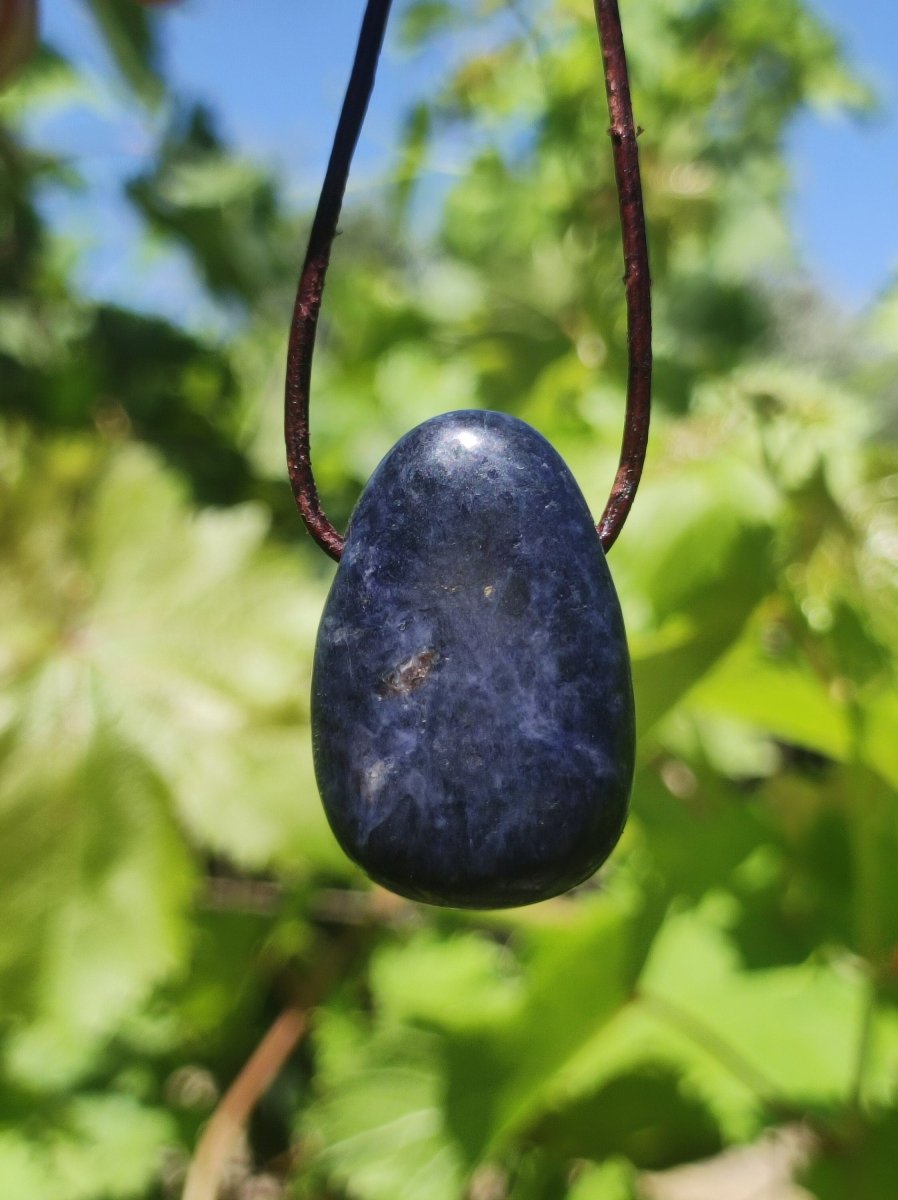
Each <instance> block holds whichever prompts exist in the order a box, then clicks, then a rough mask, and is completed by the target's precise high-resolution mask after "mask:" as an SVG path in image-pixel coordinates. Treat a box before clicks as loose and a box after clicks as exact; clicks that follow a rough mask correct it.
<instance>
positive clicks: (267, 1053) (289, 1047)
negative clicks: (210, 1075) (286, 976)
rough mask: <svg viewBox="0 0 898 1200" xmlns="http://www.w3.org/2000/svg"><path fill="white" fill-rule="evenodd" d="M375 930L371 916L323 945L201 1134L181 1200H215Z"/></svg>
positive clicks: (374, 921)
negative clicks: (323, 1008) (250, 1131)
mask: <svg viewBox="0 0 898 1200" xmlns="http://www.w3.org/2000/svg"><path fill="white" fill-rule="evenodd" d="M376 928H377V924H376V919H375V918H374V916H373V915H372V919H371V920H369V922H368V923H367V925H366V926H365V927H364V928H361V929H353V930H350V931H348V932H346V933H344V934H343V935H342V936H341V937H340V938H339V939H337V940H336V941H330V942H327V943H325V944H323V945H322V948H321V951H320V953H319V954H318V955H317V956H316V965H315V968H314V969H313V971H312V972H311V974H310V976H309V977H308V979H307V980H305V981H304V984H303V985H302V986H301V987H300V988H299V989H298V990H299V991H300V992H301V997H300V998H298V999H297V1000H296V1001H295V1002H294V1003H292V1004H290V1005H288V1006H287V1007H286V1008H285V1009H284V1010H283V1012H281V1013H280V1015H279V1016H278V1017H277V1018H276V1019H275V1021H274V1023H273V1024H272V1025H271V1026H270V1027H269V1029H268V1031H267V1033H266V1034H265V1036H264V1037H263V1038H262V1040H261V1042H259V1044H258V1046H257V1047H256V1048H255V1050H254V1051H253V1052H252V1054H251V1055H250V1057H249V1058H248V1059H247V1061H246V1062H245V1063H244V1065H243V1067H242V1068H241V1070H240V1073H239V1074H238V1076H237V1078H236V1079H235V1080H234V1082H233V1083H232V1084H231V1086H230V1087H229V1088H228V1090H227V1091H226V1092H225V1094H224V1096H222V1098H221V1100H220V1101H219V1103H218V1107H217V1108H216V1109H215V1112H214V1113H213V1114H212V1116H211V1118H210V1120H209V1122H208V1123H207V1125H206V1127H205V1129H204V1130H203V1133H202V1136H201V1137H200V1140H199V1143H198V1144H197V1147H196V1150H195V1151H194V1155H193V1158H192V1159H191V1161H190V1168H189V1170H188V1172H187V1179H186V1181H185V1184H184V1191H183V1194H182V1200H217V1196H218V1191H219V1188H220V1186H221V1180H222V1176H223V1174H224V1171H225V1168H226V1167H227V1164H228V1160H229V1159H230V1157H231V1155H232V1154H233V1152H234V1147H235V1143H236V1142H237V1141H238V1139H239V1138H240V1135H241V1133H242V1131H243V1130H244V1128H245V1127H246V1123H247V1122H248V1120H249V1118H250V1116H251V1114H252V1111H253V1109H254V1108H255V1106H256V1105H257V1104H258V1102H259V1101H260V1100H261V1098H262V1097H263V1096H264V1095H265V1093H266V1092H267V1091H268V1089H269V1088H270V1087H271V1085H272V1084H273V1083H274V1081H275V1079H276V1078H277V1077H278V1075H279V1074H280V1072H281V1070H282V1068H283V1066H284V1064H285V1063H286V1061H287V1059H288V1058H289V1057H290V1055H291V1054H292V1053H293V1051H294V1050H295V1049H296V1047H297V1046H298V1045H299V1042H300V1041H301V1039H302V1038H303V1037H304V1036H305V1033H306V1031H307V1029H308V1026H309V1017H310V1014H311V1012H312V1010H313V1009H314V1008H315V1007H316V1005H317V1004H319V1003H320V1001H321V999H322V998H323V997H324V996H325V995H326V994H327V993H328V991H329V990H330V988H331V986H332V985H333V983H334V981H335V980H336V979H337V978H338V977H339V976H340V975H341V974H343V973H344V971H345V970H346V968H347V965H348V964H349V963H350V962H351V961H352V960H353V957H354V956H355V955H357V954H358V952H359V949H360V947H365V946H367V945H370V941H371V938H372V936H373V934H374V932H375V930H376Z"/></svg>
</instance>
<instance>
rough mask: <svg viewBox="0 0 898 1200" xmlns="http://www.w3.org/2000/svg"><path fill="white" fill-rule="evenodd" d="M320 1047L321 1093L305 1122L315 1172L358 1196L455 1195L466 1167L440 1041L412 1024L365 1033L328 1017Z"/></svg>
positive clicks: (406, 1199) (427, 1198)
mask: <svg viewBox="0 0 898 1200" xmlns="http://www.w3.org/2000/svg"><path fill="white" fill-rule="evenodd" d="M347 1039H348V1045H347ZM316 1045H317V1047H318V1048H319V1051H320V1053H321V1055H322V1063H321V1070H320V1071H319V1081H320V1086H321V1088H322V1089H323V1094H322V1096H321V1098H320V1099H319V1100H317V1101H316V1102H315V1103H314V1104H313V1105H312V1106H311V1108H310V1109H309V1110H308V1112H307V1113H306V1115H305V1117H304V1119H303V1123H302V1129H303V1133H304V1134H305V1136H306V1137H307V1138H309V1139H310V1140H311V1144H312V1145H313V1146H314V1147H315V1148H316V1149H317V1153H316V1154H315V1157H314V1159H313V1162H312V1170H313V1171H314V1172H315V1173H316V1174H322V1175H323V1176H324V1178H325V1179H326V1180H328V1181H332V1182H333V1183H336V1184H338V1185H340V1186H342V1187H344V1188H346V1189H347V1191H348V1192H349V1193H350V1195H352V1196H357V1197H359V1198H360V1200H457V1197H458V1195H459V1194H460V1192H461V1190H462V1181H463V1176H462V1166H461V1160H460V1156H459V1154H458V1151H457V1149H456V1148H455V1146H454V1145H453V1143H452V1140H451V1139H450V1137H449V1136H448V1135H447V1133H446V1129H445V1125H444V1118H443V1113H442V1104H441V1094H442V1072H441V1059H440V1048H439V1039H438V1038H437V1037H435V1036H434V1035H429V1034H425V1033H422V1032H420V1031H417V1032H414V1031H412V1030H409V1029H404V1030H402V1031H401V1032H400V1031H393V1032H386V1031H384V1032H381V1033H379V1034H378V1035H377V1036H375V1037H374V1038H370V1039H366V1038H365V1036H364V1034H363V1033H362V1032H361V1031H360V1030H355V1031H353V1030H352V1029H351V1028H349V1029H348V1028H347V1026H346V1024H345V1019H341V1018H338V1017H336V1016H333V1015H324V1016H323V1017H322V1018H321V1020H320V1021H319V1024H318V1027H317V1030H316ZM347 1051H349V1052H347Z"/></svg>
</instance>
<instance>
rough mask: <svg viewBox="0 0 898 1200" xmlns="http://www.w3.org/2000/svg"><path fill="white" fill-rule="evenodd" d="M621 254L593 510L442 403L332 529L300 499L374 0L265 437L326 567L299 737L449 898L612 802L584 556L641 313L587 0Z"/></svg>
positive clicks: (491, 897)
mask: <svg viewBox="0 0 898 1200" xmlns="http://www.w3.org/2000/svg"><path fill="white" fill-rule="evenodd" d="M595 7H596V18H597V24H598V28H599V33H600V38H601V42H602V48H603V59H604V65H605V79H606V89H607V94H608V102H609V110H610V114H611V129H610V131H609V132H610V135H611V140H612V147H613V153H614V161H615V176H616V181H617V188H618V196H619V202H620V211H621V225H622V230H623V241H624V259H625V264H626V275H625V284H626V294H627V310H628V344H629V377H628V388H627V416H626V421H625V433H624V439H623V445H622V451H621V459H620V466H619V468H618V472H617V476H616V478H615V482H614V486H613V488H612V492H611V496H610V498H609V500H608V503H607V505H606V508H605V512H604V513H603V516H602V519H601V521H600V522H599V524H598V526H594V525H593V521H592V518H591V516H590V514H589V510H588V508H587V506H586V502H585V500H584V498H583V496H582V493H581V492H580V489H579V487H578V486H577V483H576V481H575V480H574V478H573V476H572V475H571V473H570V471H569V470H568V468H567V466H566V465H565V463H564V462H563V460H562V459H561V457H560V456H559V455H558V454H557V452H556V451H555V450H554V449H553V448H552V447H551V446H550V444H549V443H548V442H547V441H546V440H545V439H544V438H543V437H542V436H541V435H540V434H539V433H537V432H536V430H534V429H532V428H530V426H528V425H526V424H525V423H524V422H522V421H520V420H518V419H517V418H514V417H511V416H509V415H508V414H505V413H496V412H486V411H482V410H470V411H468V410H465V411H460V412H453V413H446V414H443V415H442V416H439V417H436V418H433V419H431V420H429V421H426V422H424V424H423V425H419V426H418V427H417V428H416V429H413V430H412V431H411V432H410V433H408V434H406V435H405V437H403V438H402V439H401V440H400V441H399V442H398V443H397V445H396V446H395V447H394V448H393V449H392V450H391V451H390V452H389V453H388V454H387V456H386V457H385V458H384V460H383V461H382V462H381V464H380V465H379V467H378V468H377V469H376V470H375V472H374V474H373V475H372V477H371V479H370V480H369V482H368V484H367V485H366V487H365V489H364V491H363V492H362V495H361V497H360V499H359V501H358V504H357V505H356V508H355V509H354V511H353V514H352V516H351V518H350V522H349V528H348V531H347V535H346V537H345V538H343V537H341V535H340V534H339V533H338V532H337V530H336V529H334V527H333V526H332V525H331V524H330V522H329V521H328V520H327V517H326V516H325V514H324V511H323V509H322V507H321V504H320V501H319V499H318V494H317V490H316V487H315V481H314V476H313V473H312V466H311V456H310V446H309V392H310V379H311V366H312V354H313V350H314V343H315V332H316V327H317V320H318V313H319V310H320V306H321V299H322V293H323V289H324V280H325V275H326V271H327V266H328V261H329V257H330V247H331V244H332V242H333V239H334V237H335V235H336V226H337V220H338V218H339V212H340V207H341V203H342V198H343V193H344V190H345V185H346V180H347V177H348V172H349V167H350V163H351V160H352V155H353V151H354V149H355V145H356V141H357V139H358V135H359V131H360V129H361V124H362V121H363V118H364V114H365V110H366V108H367V104H368V99H369V97H370V95H371V91H372V89H373V85H374V76H375V71H376V66H377V60H378V58H379V54H380V49H381V46H382V43H383V37H384V31H385V28H386V23H387V18H388V16H389V10H390V0H369V3H368V6H367V9H366V11H365V16H364V19H363V23H362V29H361V33H360V36H359V43H358V48H357V51H356V58H355V62H354V64H353V69H352V74H351V77H350V82H349V86H348V89H347V92H346V97H345V100H344V103H343V109H342V112H341V115H340V121H339V124H338V127H337V132H336V135H335V138H334V146H333V150H332V152H331V157H330V161H329V163H328V168H327V173H326V175H325V181H324V185H323V188H322V193H321V198H320V200H319V204H318V208H317V211H316V214H315V218H314V221H313V225H312V231H311V234H310V239H309V247H308V250H307V253H306V259H305V263H304V266H303V271H302V275H301V278H300V283H299V289H298V292H297V297H296V304H295V307H294V313H293V322H292V326H291V336H290V346H289V351H288V364H287V382H286V409H285V432H286V441H287V461H288V467H289V472H290V480H291V484H292V487H293V491H294V495H295V497H296V501H297V505H298V507H299V510H300V513H301V515H302V517H303V519H304V521H305V522H306V525H307V527H308V529H309V531H310V533H311V534H312V536H313V537H314V538H315V540H316V541H317V542H318V544H319V545H320V546H321V547H322V549H324V550H325V552H326V553H328V554H329V555H330V556H331V557H332V558H335V559H337V560H338V561H339V567H338V570H337V574H336V577H335V579H334V582H333V586H332V588H331V591H330V594H329V596H328V599H327V602H326V605H325V609H324V613H323V616H322V621H321V627H320V629H319V634H318V641H317V644H316V651H315V663H314V670H313V681H312V740H313V752H314V760H315V773H316V778H317V781H318V786H319V790H320V792H321V797H322V801H323V804H324V807H325V811H326V814H327V817H328V820H329V822H330V824H331V828H332V829H333V831H334V834H335V836H336V837H337V840H338V841H339V842H340V844H341V846H342V847H343V849H344V850H345V851H346V853H347V854H348V855H349V857H350V858H352V859H353V860H354V861H355V862H356V863H358V864H359V865H360V866H361V867H362V868H363V869H364V870H365V871H367V873H368V874H369V875H370V876H371V878H372V879H374V880H375V881H376V882H378V883H381V884H383V885H384V886H386V887H388V888H390V889H392V890H393V891H396V892H398V893H400V894H401V895H405V896H409V897H411V898H413V899H416V900H422V901H426V902H428V903H432V904H443V905H452V906H457V907H474V908H497V907H507V906H511V905H521V904H528V903H532V902H535V901H538V900H543V899H546V898H548V897H550V896H553V895H557V894H558V893H560V892H562V891H565V890H567V889H569V888H570V887H573V886H574V885H575V884H578V883H580V882H582V881H583V880H584V879H585V878H587V877H588V876H589V875H591V874H592V873H593V872H594V871H595V870H596V869H597V868H598V867H599V866H600V865H601V863H602V862H604V860H605V859H606V858H607V856H608V854H610V852H611V850H612V849H613V847H614V845H615V844H616V842H617V840H618V838H619V836H620V833H621V830H622V828H623V825H624V821H625V819H626V814H627V807H628V802H629V793H630V789H631V785H632V777H633V759H634V713H633V696H632V686H631V682H630V667H629V658H628V655H627V648H626V636H625V633H624V626H623V620H622V617H621V613H620V606H619V604H618V600H617V596H616V593H615V590H614V585H613V583H612V581H611V576H610V574H609V572H608V567H607V565H606V562H605V551H607V550H608V549H610V547H611V545H612V544H613V542H614V540H615V539H616V537H617V535H618V533H619V532H620V529H621V527H622V525H623V523H624V520H625V519H626V515H627V513H628V512H629V509H630V506H631V504H632V501H633V497H634V495H635V491H636V487H637V485H638V482H639V476H640V474H641V470H642V462H643V459H644V456H645V446H646V439H647V435H648V420H649V398H650V386H651V319H650V296H649V277H648V256H647V248H646V240H645V222H644V217H643V211H642V193H641V184H640V176H639V163H638V153H637V147H636V129H635V127H634V124H633V116H632V110H631V105H630V97H629V85H628V79H627V67H626V58H625V55H624V46H623V38H622V34H621V28H620V17H619V14H618V9H617V3H616V0H596V5H595Z"/></svg>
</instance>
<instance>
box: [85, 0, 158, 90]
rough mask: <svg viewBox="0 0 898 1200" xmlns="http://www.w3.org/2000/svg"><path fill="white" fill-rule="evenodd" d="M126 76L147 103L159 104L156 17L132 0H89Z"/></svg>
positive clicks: (127, 81) (129, 83) (112, 52)
mask: <svg viewBox="0 0 898 1200" xmlns="http://www.w3.org/2000/svg"><path fill="white" fill-rule="evenodd" d="M86 2H87V5H88V7H89V8H90V10H91V12H92V13H93V17H94V20H95V21H96V23H97V25H98V26H99V28H100V31H101V33H102V35H103V38H104V40H105V42H106V47H107V49H108V51H109V53H110V55H111V56H112V60H113V62H114V63H115V65H116V67H117V68H118V70H119V72H120V74H121V75H122V78H123V79H124V80H125V82H126V83H127V84H128V86H129V87H130V88H131V89H132V90H133V91H134V93H135V95H137V96H138V97H139V98H140V99H141V100H142V101H143V102H144V103H145V104H148V105H156V104H159V103H160V101H161V100H162V96H163V82H162V77H161V75H160V73H159V45H158V41H157V38H156V31H155V17H154V16H152V15H151V14H150V13H148V12H147V10H146V8H145V7H143V6H142V5H140V4H135V3H133V2H132V0H86Z"/></svg>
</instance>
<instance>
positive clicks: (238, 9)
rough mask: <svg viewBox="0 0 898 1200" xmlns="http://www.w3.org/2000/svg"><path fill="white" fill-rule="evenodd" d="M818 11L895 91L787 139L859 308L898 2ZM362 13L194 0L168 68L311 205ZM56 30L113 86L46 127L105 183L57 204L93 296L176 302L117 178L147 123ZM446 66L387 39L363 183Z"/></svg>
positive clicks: (877, 220) (81, 31)
mask: <svg viewBox="0 0 898 1200" xmlns="http://www.w3.org/2000/svg"><path fill="white" fill-rule="evenodd" d="M627 2H629V3H636V2H638V0H624V3H623V4H622V7H623V11H624V19H625V20H626V3H627ZM811 6H812V8H813V9H815V10H816V11H817V12H818V13H819V14H820V15H821V16H822V17H823V18H824V19H825V20H826V21H827V22H828V23H829V24H830V25H831V26H832V27H833V28H834V29H835V30H836V31H837V32H838V34H839V35H840V36H841V37H842V38H843V40H844V42H845V45H846V47H847V49H848V52H849V56H850V60H851V61H852V63H853V64H854V65H855V67H856V69H857V70H858V71H859V73H860V74H861V75H862V76H863V77H864V78H865V79H867V80H869V81H870V82H872V83H873V85H874V86H875V88H876V90H877V92H878V94H879V96H880V99H881V110H880V112H879V113H878V115H876V116H875V117H874V118H872V119H868V120H865V121H863V122H859V121H850V120H846V119H845V118H840V117H828V118H826V117H823V116H820V115H816V114H806V115H803V116H802V117H800V118H799V119H798V120H797V121H796V122H795V123H794V125H793V127H792V129H791V130H790V133H789V137H788V142H787V153H788V159H789V163H790V166H791V168H792V172H793V180H794V193H793V201H792V214H793V219H794V226H795V229H796V232H797V236H798V240H799V245H800V247H801V248H802V250H803V253H804V258H805V262H806V265H807V267H808V268H809V270H810V272H811V273H812V274H813V275H814V276H815V277H816V278H817V279H818V280H819V281H820V283H821V284H822V285H823V286H824V287H825V289H826V290H827V291H828V292H829V293H830V294H831V295H832V296H833V297H834V298H835V299H836V300H840V301H841V302H842V303H843V304H844V306H845V307H846V308H850V309H859V308H862V307H863V306H864V305H866V304H868V303H869V302H871V301H872V300H873V299H874V298H875V296H876V294H877V293H878V292H879V291H880V290H881V289H882V288H883V287H884V286H885V285H886V283H887V282H888V280H889V278H890V276H891V275H892V274H893V273H895V272H898V221H896V219H895V216H894V214H895V212H896V211H898V7H896V6H895V0H854V3H853V4H851V5H846V4H845V3H844V0H811ZM362 8H363V0H182V2H181V3H180V4H176V5H173V6H172V7H171V8H170V9H167V10H166V11H165V14H164V17H163V21H164V32H165V54H166V65H167V70H168V74H169V75H170V77H171V78H172V79H173V81H174V82H175V83H176V84H177V85H178V86H179V87H181V88H183V89H185V90H186V91H187V92H188V93H190V94H192V95H194V96H195V97H196V98H198V99H206V100H207V101H208V102H209V103H210V104H211V105H212V107H213V108H214V109H215V111H216V112H217V113H218V115H219V117H220V119H221V124H222V129H223V132H224V133H225V134H226V135H227V137H228V138H229V139H231V140H232V141H233V142H234V143H235V144H236V145H237V146H238V147H240V148H241V149H243V150H245V151H246V152H247V153H249V154H250V155H252V156H253V157H255V158H257V159H260V160H262V161H265V162H269V163H272V164H274V165H275V166H276V167H277V168H278V169H279V170H280V172H281V173H282V176H283V177H284V178H285V179H286V180H287V181H288V184H289V187H290V190H291V192H292V194H293V196H294V198H295V199H296V201H297V202H302V201H305V202H307V203H312V202H313V201H314V198H315V193H316V188H317V184H318V180H319V179H320V173H321V170H322V167H323V160H324V157H325V156H326V153H327V149H328V146H329V140H330V136H331V133H332V129H333V124H334V121H335V120H336V115H337V112H338V109H339V104H340V100H341V97H342V90H343V87H344V84H345V79H346V75H347V73H348V70H349V64H350V61H351V57H352V52H353V49H354V40H355V34H356V30H357V27H358V23H359V21H360V18H361V12H362ZM335 13H338V14H339V19H335ZM247 14H251V17H248V15H247ZM43 27H44V33H45V36H46V37H47V38H48V40H49V41H50V42H51V43H53V44H54V45H56V46H57V47H58V48H59V49H61V50H62V51H63V52H64V53H66V54H68V55H70V56H71V57H73V58H75V59H76V60H77V61H78V62H79V63H81V64H85V65H87V67H88V68H89V69H90V70H91V71H92V72H93V73H94V74H95V75H96V77H97V79H98V80H99V81H101V85H102V86H101V92H102V96H103V99H102V101H101V102H100V104H99V105H98V106H94V107H93V108H91V109H85V110H83V111H81V112H79V113H78V114H75V115H72V114H69V115H68V116H67V117H66V118H65V121H64V122H63V121H60V120H56V121H53V120H48V121H47V122H46V123H45V124H44V126H43V128H42V129H40V130H39V133H40V136H41V137H42V138H43V139H44V140H45V142H46V143H48V144H52V145H53V146H54V148H56V149H59V150H63V149H64V150H65V151H66V152H67V153H68V154H70V155H71V156H72V157H73V158H74V159H75V160H76V161H77V162H78V163H79V165H80V166H81V167H82V168H83V170H84V172H85V174H86V176H87V178H88V181H89V184H90V193H89V196H90V199H89V202H88V203H85V202H84V201H81V202H80V203H75V204H73V203H71V202H64V201H62V200H60V199H57V200H56V201H55V202H54V205H53V207H52V208H51V211H52V214H53V216H54V218H55V219H56V220H57V222H59V223H60V224H62V225H64V226H65V227H66V228H67V229H68V230H70V231H71V232H72V234H73V235H74V236H75V237H76V238H78V240H79V241H80V242H81V244H82V245H83V246H84V247H85V251H86V253H85V257H84V264H85V267H84V270H85V272H86V277H85V283H86V284H87V285H88V286H89V287H90V289H91V291H92V292H94V293H96V294H100V295H108V296H111V297H118V298H122V297H123V292H125V291H126V290H127V291H130V292H131V293H133V287H134V279H135V271H138V270H139V271H140V278H141V280H142V285H141V286H143V284H144V282H145V286H146V292H145V297H144V303H147V304H149V305H150V306H155V305H157V304H158V306H161V307H168V308H169V309H170V308H171V298H172V295H173V294H177V292H178V282H179V280H178V274H179V272H180V275H181V278H180V283H181V285H182V286H183V288H184V289H186V291H189V290H190V284H189V272H188V270H187V267H186V264H185V263H181V264H178V263H177V262H175V263H174V264H172V263H171V262H170V261H169V262H167V263H166V265H165V271H164V273H160V272H159V271H158V270H157V272H156V277H155V278H154V272H153V263H152V262H151V261H147V260H146V259H145V258H141V259H140V260H137V259H136V258H135V255H136V254H137V253H138V251H137V249H136V247H137V244H138V243H137V239H136V237H135V234H136V226H135V225H134V223H133V220H132V219H131V218H129V216H128V214H127V213H126V212H124V211H123V206H122V205H121V203H120V202H119V201H118V200H117V199H116V192H117V184H118V182H119V181H120V180H121V179H122V178H123V177H127V176H128V175H130V174H132V173H133V172H134V171H135V170H136V169H138V167H139V166H140V162H141V158H142V155H143V153H144V152H145V150H146V147H147V145H148V140H147V131H146V129H145V127H143V126H142V125H141V124H140V122H138V121H135V120H134V119H133V118H131V119H129V118H128V117H127V115H126V113H127V110H126V107H125V106H124V105H123V104H121V103H120V101H119V100H117V98H116V93H115V89H114V87H113V86H110V83H109V76H108V71H107V68H106V64H105V63H104V61H103V58H102V54H101V53H100V50H99V48H98V45H97V43H96V39H95V37H94V35H93V31H92V27H91V23H90V21H89V18H88V16H87V14H86V10H85V7H84V6H83V4H82V3H81V2H80V0H52V3H49V4H46V5H45V6H44V10H43ZM435 65H436V64H435V63H434V62H433V61H432V60H431V61H428V59H427V58H426V56H425V57H421V56H418V57H410V56H408V55H403V54H402V53H401V52H400V51H398V50H397V49H396V48H395V46H390V45H388V48H387V52H386V55H385V58H384V60H383V62H382V66H381V71H380V74H379V77H378V86H377V90H376V93H375V98H374V102H373V104H372V108H371V111H370V113H369V119H368V123H367V125H366V129H365V133H364V138H363V143H362V145H361V147H360V152H359V157H358V161H357V167H356V170H355V171H354V173H353V177H352V182H351V188H352V189H359V190H360V189H367V188H370V187H375V186H377V181H378V179H379V177H380V175H381V173H382V172H384V171H385V170H386V168H387V166H388V161H389V150H390V147H391V145H392V144H393V139H394V137H395V132H396V129H397V128H398V124H397V121H398V117H399V115H400V114H401V112H402V111H403V109H404V108H405V106H406V105H407V103H408V101H409V99H410V98H412V97H413V96H415V95H416V94H418V93H419V92H422V91H423V90H424V89H426V87H427V83H428V79H429V78H430V77H431V75H432V73H433V71H434V68H435ZM441 166H443V167H448V168H449V169H451V166H450V165H449V164H441ZM298 253H299V251H298ZM185 294H186V293H185ZM129 298H130V300H131V302H132V303H134V302H135V298H134V296H133V294H131V295H130V297H129ZM173 315H180V316H184V317H185V318H187V317H189V316H194V317H195V316H197V315H198V314H197V313H196V312H195V311H193V312H192V313H187V312H186V311H185V312H180V313H175V314H173ZM199 315H202V314H199Z"/></svg>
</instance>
